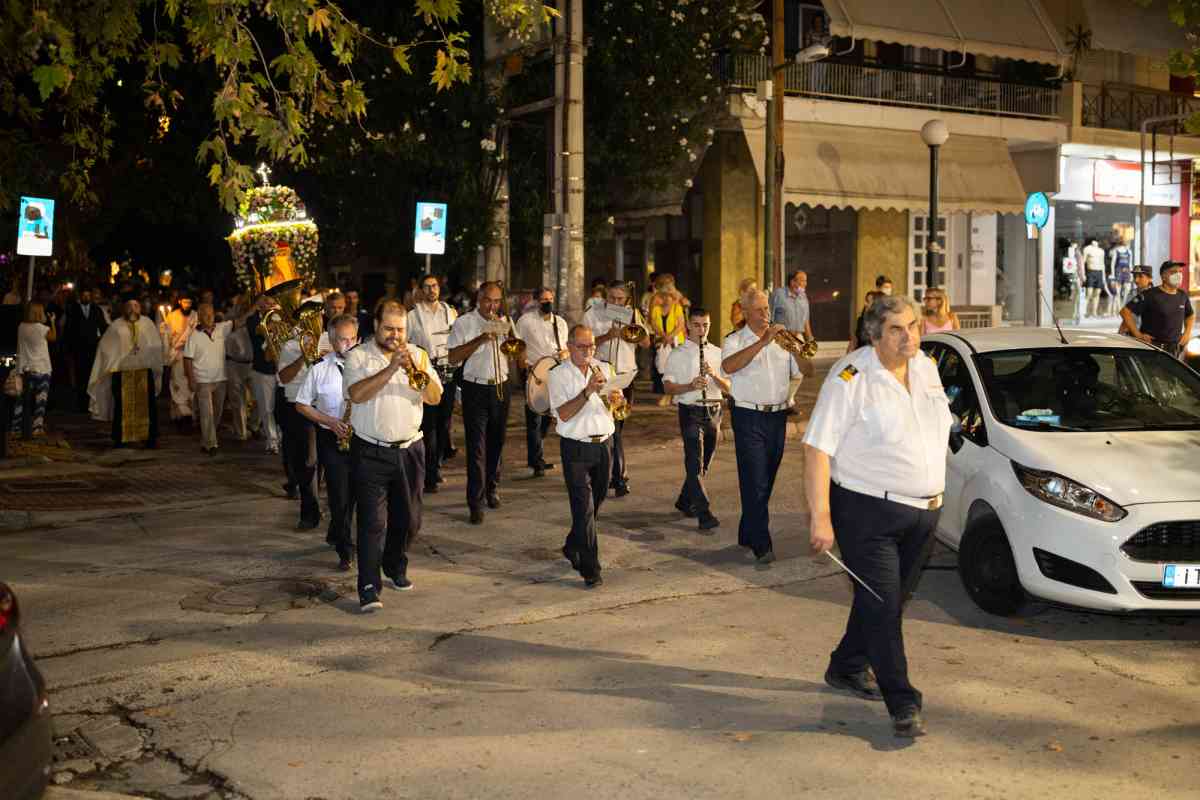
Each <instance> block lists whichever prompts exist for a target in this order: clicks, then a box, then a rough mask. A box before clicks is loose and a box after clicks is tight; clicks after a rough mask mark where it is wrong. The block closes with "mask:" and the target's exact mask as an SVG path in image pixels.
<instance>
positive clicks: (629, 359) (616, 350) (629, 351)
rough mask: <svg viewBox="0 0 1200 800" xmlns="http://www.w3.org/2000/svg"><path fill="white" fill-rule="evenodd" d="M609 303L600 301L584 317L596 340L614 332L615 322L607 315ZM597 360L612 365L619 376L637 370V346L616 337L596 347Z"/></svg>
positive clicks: (584, 321) (585, 323) (584, 322)
mask: <svg viewBox="0 0 1200 800" xmlns="http://www.w3.org/2000/svg"><path fill="white" fill-rule="evenodd" d="M607 308H608V303H605V302H604V301H598V302H597V303H596V304H595V305H594V306H592V307H591V308H590V309H588V311H587V313H586V314H584V315H583V324H584V325H587V326H588V327H589V328H591V329H592V333H593V334H595V336H596V338H599V337H601V336H603V335H604V334H606V333H608V332H609V331H610V330H612V326H613V321H612V319H611V318H609V316H608V315H607V314H606V313H605V309H607ZM596 358H598V359H600V360H601V361H604V362H607V363H609V364H612V366H613V369H614V370H616V372H617V374H618V375H623V374H625V373H626V372H632V371H633V370H635V369H637V346H636V345H634V344H630V343H629V342H627V341H625V340H624V339H622V338H621V337H620V336H614V337H613V338H611V339H609V340H608V341H607V342H605V343H604V344H600V345H596Z"/></svg>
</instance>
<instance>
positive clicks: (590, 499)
mask: <svg viewBox="0 0 1200 800" xmlns="http://www.w3.org/2000/svg"><path fill="white" fill-rule="evenodd" d="M611 442H612V439H611V437H610V438H609V439H608V440H606V441H603V442H579V441H576V440H574V439H560V440H559V452H560V453H561V455H562V471H563V480H565V481H566V483H567V497H568V499H569V500H570V502H571V532H570V533H568V534H567V541H566V545H565V547H566V549H567V552H569V553H574V554H575V555H576V556H577V557H578V559H579V574H581V575H582V576H583V577H584V578H594V577H596V576H597V575H599V574H600V545H599V543H598V542H597V541H596V517H597V516H598V515H599V513H600V504H601V503H603V502H604V498H605V497H606V496H607V495H608V476H609V474H610V470H611V461H612V447H611Z"/></svg>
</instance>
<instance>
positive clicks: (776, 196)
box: [767, 0, 787, 291]
mask: <svg viewBox="0 0 1200 800" xmlns="http://www.w3.org/2000/svg"><path fill="white" fill-rule="evenodd" d="M783 6H784V3H783V0H775V4H774V7H773V9H772V11H771V23H772V25H771V27H772V28H773V29H774V30H773V31H772V32H771V65H772V68H771V81H772V84H773V87H772V88H773V89H774V98H773V102H772V103H771V108H770V118H769V119H768V121H767V124H769V125H770V126H771V130H772V131H773V132H774V134H775V135H774V144H775V152H774V153H773V154H772V161H774V163H775V174H774V176H773V177H774V181H775V184H774V186H772V187H771V188H772V193H771V194H772V199H773V200H774V202H773V203H772V204H771V205H770V207H769V208H768V211H769V212H770V216H769V217H768V219H767V236H769V237H770V241H771V257H772V260H771V276H770V279H769V283H770V286H769V287H768V288H767V291H771V289H773V288H774V287H775V286H781V285H783V207H784V204H783V167H784V158H783V98H784V96H785V91H786V89H787V72H786V70H787V63H786V62H785V61H784V54H783V40H784V36H785V34H786V31H785V27H786V26H785V25H784V8H783Z"/></svg>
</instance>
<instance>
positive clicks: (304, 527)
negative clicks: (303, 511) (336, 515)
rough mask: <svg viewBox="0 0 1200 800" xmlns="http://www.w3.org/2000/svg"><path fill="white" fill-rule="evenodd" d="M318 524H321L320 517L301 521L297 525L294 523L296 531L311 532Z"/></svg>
mask: <svg viewBox="0 0 1200 800" xmlns="http://www.w3.org/2000/svg"><path fill="white" fill-rule="evenodd" d="M320 524H321V518H320V517H317V518H316V519H302V520H300V521H299V522H298V523H296V530H298V531H311V530H312V529H313V528H315V527H317V526H318V525H320Z"/></svg>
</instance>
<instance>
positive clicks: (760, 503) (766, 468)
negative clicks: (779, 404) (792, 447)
mask: <svg viewBox="0 0 1200 800" xmlns="http://www.w3.org/2000/svg"><path fill="white" fill-rule="evenodd" d="M732 421H733V444H734V448H733V449H734V453H735V454H736V455H737V469H738V493H739V494H740V495H741V499H742V518H741V521H740V522H739V523H738V544H740V545H742V546H743V547H749V548H750V549H751V550H753V551H754V554H755V555H756V556H759V555H762V554H763V553H765V552H766V551H768V550H771V549H772V544H771V514H770V509H769V506H770V503H771V492H772V490H774V488H775V475H776V473H778V472H779V463H780V462H781V461H783V445H784V442H785V441H786V439H787V412H786V411H769V412H768V411H754V410H752V409H749V408H738V407H737V406H734V408H733V418H732Z"/></svg>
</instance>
